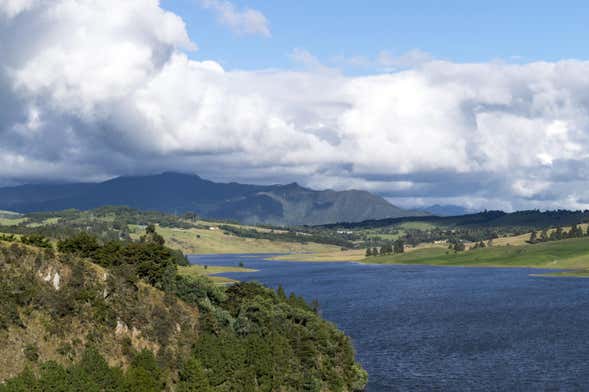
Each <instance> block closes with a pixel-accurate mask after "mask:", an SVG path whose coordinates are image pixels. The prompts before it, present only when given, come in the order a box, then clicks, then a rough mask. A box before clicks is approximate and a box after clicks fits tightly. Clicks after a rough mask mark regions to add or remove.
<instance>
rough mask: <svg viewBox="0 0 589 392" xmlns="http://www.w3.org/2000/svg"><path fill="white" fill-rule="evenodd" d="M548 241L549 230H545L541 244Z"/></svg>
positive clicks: (541, 237) (541, 234)
mask: <svg viewBox="0 0 589 392" xmlns="http://www.w3.org/2000/svg"><path fill="white" fill-rule="evenodd" d="M546 241H548V230H546V229H544V230H542V232H541V233H540V242H546Z"/></svg>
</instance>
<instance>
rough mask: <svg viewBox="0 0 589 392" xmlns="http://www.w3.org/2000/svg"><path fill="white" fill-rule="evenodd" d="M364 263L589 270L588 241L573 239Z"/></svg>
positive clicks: (432, 251)
mask: <svg viewBox="0 0 589 392" xmlns="http://www.w3.org/2000/svg"><path fill="white" fill-rule="evenodd" d="M364 261H366V262H370V263H381V264H428V265H447V266H480V267H483V266H490V267H534V268H553V269H574V270H585V269H589V238H588V237H583V238H572V239H566V240H561V241H551V242H544V243H538V244H526V245H518V246H493V247H486V248H480V249H472V250H468V251H465V252H457V253H456V252H454V251H451V250H448V249H446V248H444V247H431V248H424V249H419V250H414V251H412V252H407V253H402V254H395V255H386V256H377V257H370V258H367V259H364Z"/></svg>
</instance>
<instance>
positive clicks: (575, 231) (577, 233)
mask: <svg viewBox="0 0 589 392" xmlns="http://www.w3.org/2000/svg"><path fill="white" fill-rule="evenodd" d="M570 237H571V238H579V237H583V229H581V228H580V227H579V226H578V225H576V224H574V225H573V226H572V227H571V231H570Z"/></svg>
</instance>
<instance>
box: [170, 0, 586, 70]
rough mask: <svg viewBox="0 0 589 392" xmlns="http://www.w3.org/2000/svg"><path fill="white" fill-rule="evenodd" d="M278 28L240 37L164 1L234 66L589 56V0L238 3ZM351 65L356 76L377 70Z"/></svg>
mask: <svg viewBox="0 0 589 392" xmlns="http://www.w3.org/2000/svg"><path fill="white" fill-rule="evenodd" d="M233 3H234V4H235V5H236V6H237V7H238V8H239V9H244V8H248V7H249V8H252V9H256V10H258V11H260V12H261V13H263V14H264V15H265V16H266V18H267V19H268V21H269V23H270V29H271V33H272V35H271V37H262V36H244V35H239V34H235V33H233V32H232V31H230V29H227V28H226V26H223V25H221V24H220V23H218V22H217V21H216V19H215V17H214V16H213V15H212V13H211V11H210V10H203V9H202V8H201V7H200V6H199V0H163V1H162V6H163V7H164V8H166V9H169V10H171V11H173V12H175V13H177V14H178V15H181V16H182V17H183V19H184V20H185V22H186V23H187V29H188V32H189V34H190V36H191V38H192V39H193V40H194V41H195V42H196V43H197V44H198V45H199V47H200V49H199V51H197V52H195V53H193V54H191V56H192V57H194V58H195V59H201V58H207V59H215V60H216V61H219V62H220V63H222V64H223V66H225V67H226V68H228V69H262V68H291V67H293V66H295V64H293V61H292V59H291V58H290V56H289V54H290V53H291V52H292V51H293V50H294V49H295V48H299V49H304V50H306V51H308V52H310V53H312V54H313V55H315V56H317V57H318V58H319V59H320V60H321V61H322V62H325V63H328V64H332V65H342V64H341V62H338V61H337V59H338V58H342V57H343V58H353V57H357V56H363V57H366V58H374V57H375V56H377V55H378V53H379V52H381V51H383V50H384V51H388V52H390V53H392V54H393V55H400V54H402V53H404V52H407V51H410V50H413V49H420V50H422V51H425V52H428V53H430V54H431V55H432V56H433V57H435V58H440V59H445V60H449V61H455V62H488V61H496V60H502V61H506V62H530V61H538V60H546V61H555V60H560V59H569V58H577V59H585V58H587V57H588V53H587V52H588V50H589V48H588V46H587V44H586V40H587V37H589V23H587V21H588V19H587V17H588V16H589V12H588V11H589V3H587V2H584V1H564V2H563V1H529V0H518V1H488V2H487V1H485V2H484V1H462V0H460V1H424V0H416V1H386V0H371V1H364V2H359V1H333V0H322V1H310V0H298V1H260V0H248V1H243V0H242V1H234V2H233ZM342 67H343V68H348V69H347V70H348V71H349V72H370V71H371V70H370V69H368V67H366V69H353V67H349V66H345V65H344V66H342Z"/></svg>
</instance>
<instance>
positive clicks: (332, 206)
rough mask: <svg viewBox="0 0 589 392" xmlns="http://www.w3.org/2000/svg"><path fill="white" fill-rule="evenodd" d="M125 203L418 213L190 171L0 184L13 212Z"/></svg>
mask: <svg viewBox="0 0 589 392" xmlns="http://www.w3.org/2000/svg"><path fill="white" fill-rule="evenodd" d="M105 205H125V206H128V207H132V208H137V209H140V210H156V211H162V212H168V213H183V212H195V213H197V214H198V215H200V216H202V217H206V218H219V219H229V220H235V221H239V222H242V223H250V224H251V223H267V224H275V225H316V224H328V223H336V222H359V221H363V220H367V219H382V218H398V217H406V216H420V215H421V216H422V215H427V213H425V212H422V211H407V210H403V209H401V208H399V207H396V206H394V205H392V204H390V203H389V202H388V201H386V200H385V199H383V198H382V197H380V196H377V195H374V194H371V193H369V192H365V191H357V190H350V191H333V190H325V191H316V190H312V189H308V188H304V187H301V186H299V185H298V184H296V183H293V184H288V185H267V186H265V185H247V184H238V183H215V182H212V181H208V180H204V179H202V178H200V177H198V176H195V175H188V174H179V173H163V174H159V175H151V176H141V177H119V178H115V179H112V180H109V181H106V182H102V183H94V184H86V183H84V184H67V185H24V186H18V187H12V188H0V209H7V210H13V211H18V212H32V211H52V210H53V211H56V210H64V209H68V208H76V209H80V210H87V209H93V208H97V207H101V206H105Z"/></svg>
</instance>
